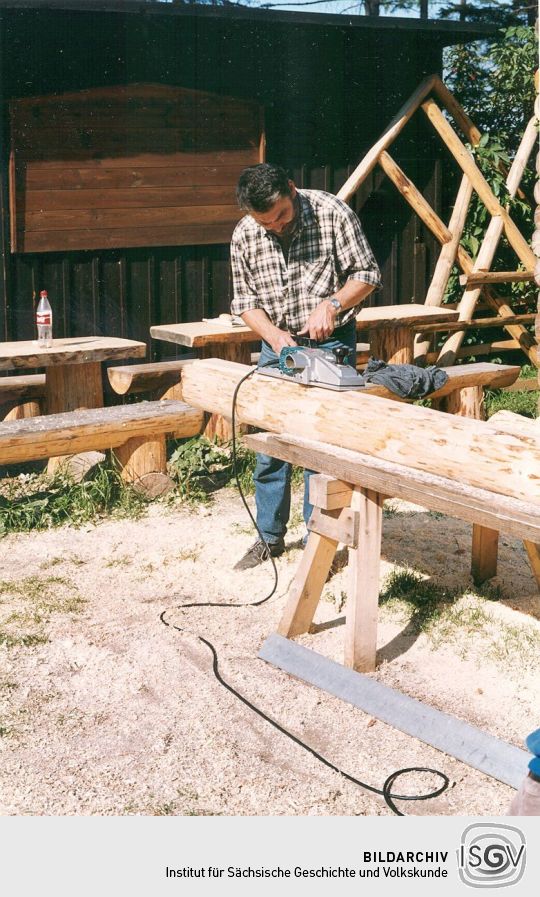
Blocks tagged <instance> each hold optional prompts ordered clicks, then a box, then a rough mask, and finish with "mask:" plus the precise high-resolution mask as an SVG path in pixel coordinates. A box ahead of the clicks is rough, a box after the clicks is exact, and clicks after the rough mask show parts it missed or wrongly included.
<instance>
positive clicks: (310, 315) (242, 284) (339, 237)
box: [231, 164, 380, 570]
mask: <svg viewBox="0 0 540 897" xmlns="http://www.w3.org/2000/svg"><path fill="white" fill-rule="evenodd" d="M236 195H237V199H238V204H239V206H240V208H241V209H243V210H244V211H246V212H247V213H248V214H247V215H246V216H245V217H244V218H242V220H241V221H240V222H239V224H238V225H237V226H236V228H235V231H234V233H233V236H232V241H231V265H232V276H233V290H234V297H233V301H232V304H231V311H232V313H233V314H236V315H240V316H241V317H242V319H243V320H244V322H245V323H246V324H247V325H248V327H251V329H252V330H254V331H255V332H256V333H257V334H259V336H260V337H261V339H262V350H261V355H260V360H259V365H258V366H259V367H263V366H266V365H272V366H276V365H277V364H278V359H279V353H280V352H281V350H282V349H283V348H284V347H285V346H295V345H297V343H296V340H295V336H303V337H309V338H310V339H311V340H314V342H313V343H312V344H311V345H313V346H318V347H321V348H329V349H334V348H337V347H338V346H346V347H347V348H348V349H349V358H351V357H352V360H353V364H354V359H355V356H356V327H355V315H356V313H357V311H358V306H359V305H360V304H361V303H362V302H363V301H364V299H366V297H367V296H369V294H370V293H371V292H372V291H373V290H374V289H375V288H376V287H378V286H380V273H379V268H378V266H377V263H376V261H375V258H374V256H373V253H372V251H371V249H370V247H369V245H368V243H367V241H366V238H365V236H364V233H363V231H362V228H361V226H360V222H359V221H358V218H357V217H356V215H355V214H354V212H353V211H352V210H351V209H350V208H349V207H348V206H347V205H346V204H345V203H344V202H342V201H341V200H339V199H337V198H336V197H335V196H333V195H332V194H330V193H323V192H322V191H320V190H297V188H296V187H295V185H294V183H293V181H291V180H290V179H289V178H288V177H287V173H286V172H285V171H284V170H283V169H282V168H280V167H279V166H277V165H269V164H261V165H254V166H252V167H251V168H246V169H245V171H243V172H242V174H241V176H240V180H239V182H238V187H237V191H236ZM310 473H311V472H310V471H306V472H305V494H304V520H305V521H306V524H307V521H308V520H309V517H310V514H311V510H312V506H311V505H310V503H309V486H308V482H309V475H310ZM290 476H291V467H290V464H287V463H286V462H284V461H278V460H277V459H275V458H271V457H269V456H268V455H257V466H256V469H255V474H254V479H255V501H256V505H257V524H258V526H259V529H260V531H261V533H262V534H263V536H264V539H265V540H266V542H267V544H268V547H269V550H270V554H271V555H272V556H273V557H278V556H279V555H280V554H282V553H283V551H284V550H285V543H284V536H285V533H286V529H287V522H288V520H289V513H290V500H291V489H290ZM267 558H268V550H267V548H266V546H265V545H264V542H262V541H260V540H259V541H257V542H256V543H255V544H254V545H253V546H252V547H251V548H250V549H249V551H248V552H247V554H246V555H244V557H243V558H242V559H241V560H240V561H239V562H238V563H237V564H236V567H235V569H237V570H246V569H248V568H250V567H255V566H256V565H257V564H260V563H261V562H262V561H264V560H266V559H267Z"/></svg>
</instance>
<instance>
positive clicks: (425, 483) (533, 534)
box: [244, 433, 540, 672]
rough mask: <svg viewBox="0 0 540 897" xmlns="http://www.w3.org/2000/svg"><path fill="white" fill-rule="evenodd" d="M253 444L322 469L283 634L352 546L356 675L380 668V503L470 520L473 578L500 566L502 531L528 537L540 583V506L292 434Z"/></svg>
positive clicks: (296, 624)
mask: <svg viewBox="0 0 540 897" xmlns="http://www.w3.org/2000/svg"><path fill="white" fill-rule="evenodd" d="M244 441H245V443H246V444H247V445H248V446H249V447H250V448H252V449H254V450H255V451H258V452H262V453H263V454H266V455H271V456H273V457H275V458H281V459H282V460H284V461H289V462H291V463H292V464H298V465H300V466H302V467H306V468H308V469H309V470H317V471H321V474H319V475H313V476H312V477H311V489H310V500H311V501H312V503H313V505H314V511H313V515H312V518H311V520H310V523H309V530H310V533H309V537H308V542H307V545H306V547H305V549H304V552H303V556H302V560H301V562H300V565H299V567H298V570H297V573H296V576H295V578H294V580H293V583H292V586H291V588H290V591H289V597H288V600H287V604H286V607H285V611H284V613H283V616H282V618H281V620H280V622H279V625H278V629H277V631H278V634H279V635H282V636H284V637H286V638H294V637H295V636H297V635H301V634H302V633H305V632H307V631H308V630H309V628H310V626H311V623H312V621H313V617H314V614H315V611H316V609H317V605H318V603H319V600H320V597H321V594H322V590H323V588H324V584H325V582H326V579H327V576H328V573H329V571H330V567H331V565H332V561H333V559H334V556H335V552H336V549H337V546H338V543H339V542H342V543H344V544H345V545H347V546H348V548H349V586H348V605H347V616H346V627H345V654H344V664H345V666H348V667H350V668H352V669H354V670H357V671H359V672H372V671H373V670H374V669H375V665H376V651H377V614H378V602H379V571H380V556H381V538H382V508H383V502H384V500H385V498H387V497H392V498H402V499H404V500H406V501H411V502H413V503H414V504H418V505H421V506H422V507H425V508H428V509H430V510H434V511H439V512H442V513H443V514H447V515H449V516H453V517H458V518H460V519H462V520H467V521H469V522H471V523H472V524H473V539H472V565H471V572H472V575H473V578H474V579H475V581H476V582H481V581H484V580H486V579H489V578H491V577H492V576H494V575H495V573H496V571H497V543H498V534H499V531H504V532H507V533H510V534H511V535H513V536H517V537H518V538H521V539H523V540H524V542H525V546H526V549H527V553H528V556H529V560H530V561H531V566H532V569H533V573H534V575H535V577H536V581H537V583H538V586H539V588H540V507H539V506H538V505H537V504H533V503H532V502H531V503H529V502H525V501H520V500H518V499H514V498H509V497H507V496H505V495H502V494H500V493H497V492H488V491H487V490H484V489H478V488H474V487H472V486H469V485H466V484H464V483H459V482H455V481H453V480H449V479H447V478H445V477H440V476H436V475H433V474H428V473H425V472H424V471H419V470H415V469H412V468H409V467H405V466H404V465H400V464H395V463H393V462H390V461H384V460H381V459H380V458H377V457H375V456H371V455H365V454H362V453H360V452H353V451H349V450H347V449H340V448H337V447H336V446H330V445H327V444H324V443H319V442H313V441H310V440H305V439H301V438H300V437H293V436H291V435H289V434H281V435H276V434H273V433H257V434H254V435H248V436H244Z"/></svg>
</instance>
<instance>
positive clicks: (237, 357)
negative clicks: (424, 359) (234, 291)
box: [150, 303, 458, 364]
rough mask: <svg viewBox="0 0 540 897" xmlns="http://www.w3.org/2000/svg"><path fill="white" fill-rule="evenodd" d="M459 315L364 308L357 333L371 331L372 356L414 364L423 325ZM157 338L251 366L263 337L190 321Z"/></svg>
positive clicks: (415, 308)
mask: <svg viewBox="0 0 540 897" xmlns="http://www.w3.org/2000/svg"><path fill="white" fill-rule="evenodd" d="M457 317H458V312H457V311H454V310H453V309H445V308H433V307H430V306H426V305H419V304H417V303H410V304H408V305H381V306H378V307H376V308H362V309H361V310H360V312H359V313H358V315H357V316H356V329H357V331H358V332H362V331H369V334H370V346H371V354H372V355H373V356H374V357H375V358H382V360H383V361H388V362H392V363H394V364H405V363H411V362H412V360H413V357H414V334H415V332H416V331H418V330H421V327H422V324H439V323H440V324H444V323H445V322H446V321H454V320H456V319H457ZM150 334H151V336H153V337H154V339H159V340H164V341H165V342H169V343H176V344H177V345H180V346H185V347H186V348H189V349H196V350H197V354H198V356H199V357H200V358H223V359H225V360H226V361H238V362H240V363H241V364H250V360H251V359H250V344H251V343H254V342H258V341H259V339H260V337H258V336H257V334H256V333H254V331H253V330H251V329H250V328H249V327H246V325H237V326H232V325H231V324H227V323H226V322H223V323H220V322H219V321H189V322H187V323H181V324H157V325H155V326H154V327H151V328H150Z"/></svg>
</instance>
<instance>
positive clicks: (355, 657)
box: [278, 474, 385, 672]
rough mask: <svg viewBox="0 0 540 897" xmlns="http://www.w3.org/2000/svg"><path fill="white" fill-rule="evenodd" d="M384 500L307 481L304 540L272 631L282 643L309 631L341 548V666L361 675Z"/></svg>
mask: <svg viewBox="0 0 540 897" xmlns="http://www.w3.org/2000/svg"><path fill="white" fill-rule="evenodd" d="M384 499H385V496H383V495H381V494H380V493H378V492H374V491H373V490H371V489H364V488H362V487H360V486H350V485H348V484H347V483H343V482H341V481H339V480H335V479H332V478H331V477H328V476H325V475H324V474H318V475H314V476H312V477H311V480H310V501H311V502H312V504H313V505H314V509H313V514H312V516H311V519H310V521H309V524H308V529H309V537H308V541H307V544H306V547H305V549H304V552H303V557H302V560H301V562H300V565H299V567H298V570H297V573H296V576H295V578H294V580H293V582H292V585H291V588H290V591H289V598H288V601H287V604H286V607H285V611H284V613H283V616H282V618H281V620H280V623H279V626H278V633H279V634H280V635H283V636H285V637H286V638H294V637H295V636H297V635H301V634H302V633H304V632H308V631H309V628H310V626H311V624H312V622H313V617H314V614H315V611H316V609H317V605H318V603H319V600H320V597H321V594H322V590H323V588H324V584H325V582H326V580H327V577H328V574H329V572H330V569H331V566H332V561H333V559H334V556H335V553H336V549H337V546H338V543H339V542H342V543H343V544H345V545H346V546H347V547H348V549H349V590H348V591H349V594H348V604H347V620H346V633H345V664H346V666H349V667H352V668H353V669H355V670H359V671H361V672H372V671H373V670H374V669H375V660H376V651H377V608H378V599H379V570H380V555H381V533H382V506H383V502H384Z"/></svg>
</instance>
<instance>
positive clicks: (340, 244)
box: [231, 190, 381, 333]
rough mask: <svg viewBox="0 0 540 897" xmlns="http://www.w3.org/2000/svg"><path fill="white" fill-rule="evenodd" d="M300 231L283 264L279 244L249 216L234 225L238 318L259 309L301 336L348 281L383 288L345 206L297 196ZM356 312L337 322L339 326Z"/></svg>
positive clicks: (326, 198)
mask: <svg viewBox="0 0 540 897" xmlns="http://www.w3.org/2000/svg"><path fill="white" fill-rule="evenodd" d="M297 195H298V199H299V213H298V225H297V228H296V231H295V234H294V236H293V238H292V241H291V244H290V247H289V252H288V258H287V259H286V258H285V255H284V253H283V250H282V248H281V245H280V242H279V240H278V238H277V237H276V236H275V235H274V234H270V233H268V232H267V231H265V229H264V228H263V227H261V226H260V225H259V224H257V222H256V221H255V219H254V218H252V217H251V215H249V214H248V215H246V216H245V217H244V218H242V220H241V221H240V222H239V223H238V224H237V226H236V228H235V230H234V233H233V236H232V241H231V267H232V278H233V290H234V298H233V301H232V303H231V311H232V313H233V314H235V315H241V314H243V313H244V312H245V311H250V310H251V309H254V308H262V309H263V310H264V311H265V312H266V314H267V315H268V317H269V318H270V320H271V321H272V323H273V324H275V325H276V326H277V327H280V328H281V329H283V330H289V331H290V332H291V333H297V332H298V331H299V330H302V328H303V327H305V325H306V323H307V319H308V317H309V315H310V314H311V312H312V311H313V309H314V308H315V307H316V306H317V305H318V304H319V303H320V302H321V301H322V300H323V299H329V298H330V297H331V296H333V295H334V293H335V292H336V291H337V290H339V289H340V288H341V287H342V286H344V284H345V283H346V282H347V281H348V280H349V279H351V278H352V279H354V280H360V281H362V282H363V283H368V284H373V286H375V287H379V286H380V285H381V275H380V272H379V268H378V265H377V262H376V261H375V257H374V255H373V253H372V251H371V249H370V247H369V244H368V242H367V240H366V237H365V235H364V232H363V230H362V227H361V225H360V222H359V220H358V218H357V216H356V215H355V213H354V212H353V211H352V209H350V208H349V206H348V205H346V203H344V202H342V201H341V200H340V199H337V198H336V197H335V196H333V195H332V194H330V193H323V192H322V191H320V190H298V192H297ZM356 312H357V309H356V308H351V309H348V310H347V311H346V312H344V313H343V314H341V315H339V316H338V323H337V326H341V325H342V324H345V323H346V322H347V321H349V320H350V319H351V318H353V317H354V316H355V314H356Z"/></svg>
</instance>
